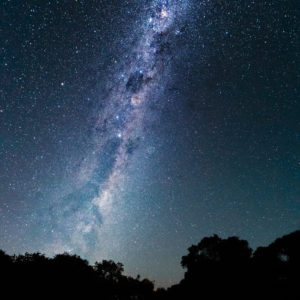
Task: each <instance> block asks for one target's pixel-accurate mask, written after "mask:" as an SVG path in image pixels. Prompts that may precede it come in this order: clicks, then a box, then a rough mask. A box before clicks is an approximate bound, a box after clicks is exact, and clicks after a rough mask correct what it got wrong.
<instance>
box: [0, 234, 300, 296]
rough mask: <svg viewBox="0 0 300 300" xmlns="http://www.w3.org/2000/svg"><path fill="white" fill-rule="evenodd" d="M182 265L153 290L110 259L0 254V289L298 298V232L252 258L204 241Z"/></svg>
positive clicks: (225, 242) (240, 245) (226, 243)
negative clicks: (177, 276)
mask: <svg viewBox="0 0 300 300" xmlns="http://www.w3.org/2000/svg"><path fill="white" fill-rule="evenodd" d="M181 265H182V267H183V268H184V269H185V270H186V272H185V276H184V279H183V280H182V281H181V282H180V283H178V284H176V285H173V286H172V287H170V288H168V289H163V288H160V289H157V290H156V291H155V290H154V284H153V282H152V281H150V280H148V279H141V278H140V276H137V278H132V277H130V276H125V275H124V274H123V272H124V267H123V264H121V263H119V262H118V263H116V262H114V261H112V260H103V261H102V262H96V263H95V264H94V265H93V266H91V265H90V264H89V262H88V261H87V260H85V259H82V258H81V257H80V256H78V255H70V254H68V253H63V254H57V255H56V256H54V257H53V258H49V257H46V256H45V255H44V254H41V253H38V252H37V253H25V254H24V255H18V256H15V255H14V256H10V255H7V254H6V253H5V252H3V251H1V250H0V276H1V282H0V283H1V286H0V287H1V291H2V293H8V295H10V298H11V299H13V298H25V297H30V298H31V299H43V298H45V297H46V296H47V297H52V298H55V299H56V298H61V297H65V298H66V299H70V298H75V297H76V298H78V297H81V298H82V299H105V300H106V299H107V300H131V299H135V300H152V299H153V300H155V299H156V300H171V299H172V300H174V299H175V300H176V299H225V298H226V299H227V298H228V299H300V292H299V283H300V275H299V274H300V273H299V270H300V231H296V232H293V233H291V234H288V235H286V236H284V237H281V238H278V239H276V240H275V241H274V242H273V243H271V244H270V245H269V246H267V247H259V248H258V249H257V250H256V251H255V252H254V253H252V249H251V248H250V247H249V245H248V242H247V241H245V240H241V239H239V238H237V237H228V238H226V239H222V238H220V237H219V236H217V235H213V236H211V237H205V238H203V239H202V240H201V241H200V242H199V243H198V244H196V245H192V246H191V247H190V248H189V249H188V253H187V255H185V256H183V257H182V260H181Z"/></svg>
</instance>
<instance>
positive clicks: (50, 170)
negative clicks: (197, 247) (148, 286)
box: [0, 0, 300, 286]
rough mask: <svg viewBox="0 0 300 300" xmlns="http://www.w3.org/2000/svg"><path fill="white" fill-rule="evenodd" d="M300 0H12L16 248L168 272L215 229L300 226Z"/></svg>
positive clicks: (5, 171)
mask: <svg viewBox="0 0 300 300" xmlns="http://www.w3.org/2000/svg"><path fill="white" fill-rule="evenodd" d="M297 8H299V5H298V7H297V1H283V0H281V1H279V0H278V1H257V0H253V1H220V0H211V1H208V0H207V1H196V0H185V1H184V0H169V1H168V0H153V1H144V0H143V1H141V0H139V1H137V0H132V1H120V0H119V1H117V0H113V1H87V0H78V1H75V0H74V1H71V0H65V1H62V0H56V1H36V2H34V3H33V2H32V1H17V0H11V1H8V0H4V1H1V4H0V16H1V17H0V39H1V47H0V222H1V223H0V224H1V226H0V248H2V249H3V250H5V251H7V252H8V253H23V252H25V251H29V252H32V251H42V252H44V253H46V254H48V255H53V254H54V253H58V252H63V251H69V252H70V253H77V254H80V255H82V256H84V257H86V258H88V259H89V260H90V261H91V262H94V261H95V260H101V259H108V258H111V259H114V260H116V261H121V262H122V263H124V265H125V271H126V272H127V273H128V274H131V275H134V276H135V275H136V274H138V273H139V274H141V275H142V276H146V277H149V278H150V279H152V280H155V281H156V282H157V285H163V286H168V285H170V284H173V283H176V282H178V281H179V280H180V279H181V278H182V273H183V271H182V269H181V267H180V258H181V256H183V255H184V254H185V253H186V249H187V247H189V246H190V245H191V244H192V243H197V242H198V241H199V240H201V239H202V238H203V237H204V236H207V235H211V234H213V233H216V234H219V235H220V236H222V237H227V236H231V235H237V236H239V237H241V238H244V239H247V240H248V241H249V242H250V245H251V246H252V247H253V248H256V247H257V246H259V245H266V244H268V243H270V242H271V241H272V240H274V239H275V238H276V237H278V236H281V235H283V234H286V233H289V232H291V231H293V230H296V229H299V227H300V198H299V197H300V184H299V182H300V171H299V167H300V163H299V161H300V160H299V154H300V153H299V152H300V151H299V149H300V148H299V129H300V126H299V125H300V124H299V116H300V107H299V84H298V83H299V77H300V76H299V66H300V62H299V36H298V34H299V31H298V28H299V15H298V14H297Z"/></svg>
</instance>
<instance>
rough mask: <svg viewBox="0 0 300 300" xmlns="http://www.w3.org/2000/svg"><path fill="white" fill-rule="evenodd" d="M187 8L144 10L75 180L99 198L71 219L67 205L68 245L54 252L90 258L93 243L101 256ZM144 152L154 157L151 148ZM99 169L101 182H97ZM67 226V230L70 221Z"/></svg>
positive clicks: (181, 4) (173, 4)
mask: <svg viewBox="0 0 300 300" xmlns="http://www.w3.org/2000/svg"><path fill="white" fill-rule="evenodd" d="M187 7H188V2H187V1H153V2H152V3H151V4H149V6H147V7H145V10H144V12H143V22H142V24H141V26H142V30H141V34H140V35H139V36H138V38H137V41H136V44H134V45H133V47H132V49H131V51H130V52H129V53H127V54H126V55H125V57H123V58H121V59H122V60H124V61H123V64H121V63H120V65H124V68H122V69H118V68H117V70H116V71H115V72H116V74H113V75H112V78H113V79H112V81H111V82H110V85H111V86H112V87H111V89H110V91H109V93H108V96H107V97H106V99H104V103H105V104H104V108H102V109H101V111H100V113H99V115H98V117H97V121H96V124H95V127H94V130H93V131H94V137H93V139H94V145H95V146H94V147H93V148H92V149H91V151H90V153H92V156H93V157H94V158H93V159H92V160H91V161H89V165H88V166H87V165H86V164H85V163H83V165H82V166H81V167H80V170H79V172H78V175H77V176H79V177H82V176H84V177H85V178H84V179H83V181H82V182H81V184H82V185H84V187H83V189H82V190H84V189H85V186H86V185H87V184H92V185H93V188H94V189H95V190H97V193H96V195H94V194H93V195H94V196H93V197H91V196H88V195H86V196H85V199H84V201H83V203H82V205H80V204H79V206H78V207H77V208H76V212H75V213H73V214H70V211H72V206H73V205H74V204H71V207H70V206H69V205H68V204H67V203H65V204H63V205H65V207H64V209H65V210H66V212H67V214H70V215H71V216H70V220H69V227H70V228H71V230H70V231H71V233H70V231H67V234H68V235H69V237H70V239H69V238H68V240H69V242H67V243H66V238H65V237H64V238H63V240H64V242H63V241H60V240H59V239H57V240H56V241H55V243H54V245H53V247H54V249H55V250H56V251H57V249H60V250H61V249H65V250H68V251H70V249H71V250H72V251H74V250H77V251H81V252H83V253H85V252H89V253H90V252H91V249H90V247H89V243H90V242H91V240H92V241H93V247H95V249H96V252H97V255H99V252H101V250H100V249H101V243H102V241H103V240H104V239H105V238H104V237H103V232H104V233H105V232H106V230H105V228H107V227H108V226H111V222H117V220H116V219H117V218H118V217H119V215H118V213H117V211H115V210H114V208H116V205H118V204H119V202H120V201H122V196H121V195H122V190H124V188H125V182H126V177H127V168H128V165H129V164H130V160H131V158H132V156H133V155H135V150H136V148H137V147H139V145H140V144H141V143H143V140H144V139H145V124H144V123H145V118H146V117H147V114H151V105H153V103H155V102H157V101H159V102H161V103H160V106H163V105H164V103H163V102H164V99H161V97H162V91H163V89H164V86H165V85H166V80H167V78H170V75H171V74H169V73H170V67H171V66H172V56H173V55H174V54H173V52H174V50H173V49H172V42H171V41H172V36H176V35H178V34H180V30H181V27H180V24H182V20H183V19H184V17H186V14H187ZM101 100H103V99H101ZM156 114H158V113H156ZM146 151H148V152H149V151H150V152H151V148H150V149H146ZM152 151H153V150H152ZM107 152H109V154H108V156H110V163H109V164H108V165H107V166H106V167H103V165H102V164H101V158H99V156H101V155H103V153H107ZM97 156H98V158H95V157H97ZM84 161H86V159H84ZM141 163H142V162H141ZM95 170H97V172H98V173H100V175H101V179H95V176H93V175H94V173H95ZM86 174H89V175H86ZM59 205H62V204H61V203H60V204H59ZM58 209H60V208H58ZM65 216H66V215H63V217H64V218H65ZM58 221H59V220H58ZM63 224H64V226H65V224H66V220H64V221H63ZM60 231H61V232H65V230H63V229H61V230H60ZM47 247H49V245H47ZM50 247H51V246H50ZM110 247H111V246H110ZM92 251H93V250H92Z"/></svg>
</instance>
